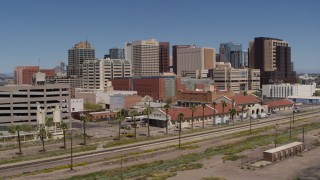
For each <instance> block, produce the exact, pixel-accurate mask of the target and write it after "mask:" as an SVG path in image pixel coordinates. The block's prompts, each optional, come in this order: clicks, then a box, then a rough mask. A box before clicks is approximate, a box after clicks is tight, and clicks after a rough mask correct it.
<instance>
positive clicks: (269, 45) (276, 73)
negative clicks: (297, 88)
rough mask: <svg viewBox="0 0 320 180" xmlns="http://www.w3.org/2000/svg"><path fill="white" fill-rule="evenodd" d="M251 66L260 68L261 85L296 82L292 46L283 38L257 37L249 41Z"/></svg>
mask: <svg viewBox="0 0 320 180" xmlns="http://www.w3.org/2000/svg"><path fill="white" fill-rule="evenodd" d="M249 67H250V68H256V69H260V71H261V85H262V84H273V83H296V82H297V77H296V72H295V71H293V64H292V62H291V48H290V47H289V43H288V42H285V41H283V40H282V39H276V38H268V37H257V38H255V39H254V41H253V42H250V43H249Z"/></svg>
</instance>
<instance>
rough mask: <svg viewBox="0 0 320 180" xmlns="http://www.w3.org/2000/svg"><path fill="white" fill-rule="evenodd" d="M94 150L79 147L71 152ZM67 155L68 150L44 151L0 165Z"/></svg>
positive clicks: (2, 160) (2, 161)
mask: <svg viewBox="0 0 320 180" xmlns="http://www.w3.org/2000/svg"><path fill="white" fill-rule="evenodd" d="M95 149H97V146H95V145H89V146H79V147H76V148H73V152H74V153H78V152H85V151H92V150H95ZM69 153H70V149H60V150H56V151H46V152H44V153H38V154H34V155H22V156H15V157H11V158H10V159H1V161H0V165H2V164H10V163H16V162H21V161H29V160H36V159H44V158H49V157H54V156H61V155H65V154H69Z"/></svg>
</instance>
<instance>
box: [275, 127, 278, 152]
mask: <svg viewBox="0 0 320 180" xmlns="http://www.w3.org/2000/svg"><path fill="white" fill-rule="evenodd" d="M275 128H276V136H275V138H274V147H275V148H276V147H277V136H278V123H276V125H275Z"/></svg>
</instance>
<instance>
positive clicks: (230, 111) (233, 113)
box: [229, 108, 237, 125]
mask: <svg viewBox="0 0 320 180" xmlns="http://www.w3.org/2000/svg"><path fill="white" fill-rule="evenodd" d="M229 113H230V116H231V119H232V123H233V125H234V116H235V115H236V114H237V111H236V110H235V109H234V108H232V109H229Z"/></svg>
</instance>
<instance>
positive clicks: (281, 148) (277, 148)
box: [264, 142, 302, 153]
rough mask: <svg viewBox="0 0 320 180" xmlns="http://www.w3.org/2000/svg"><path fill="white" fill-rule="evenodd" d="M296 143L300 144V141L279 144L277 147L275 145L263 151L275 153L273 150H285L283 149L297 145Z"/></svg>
mask: <svg viewBox="0 0 320 180" xmlns="http://www.w3.org/2000/svg"><path fill="white" fill-rule="evenodd" d="M298 145H302V142H292V143H289V144H286V145H283V146H279V147H276V148H273V149H269V150H266V151H264V152H266V153H275V152H279V151H282V150H285V149H288V148H291V147H294V146H298Z"/></svg>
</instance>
